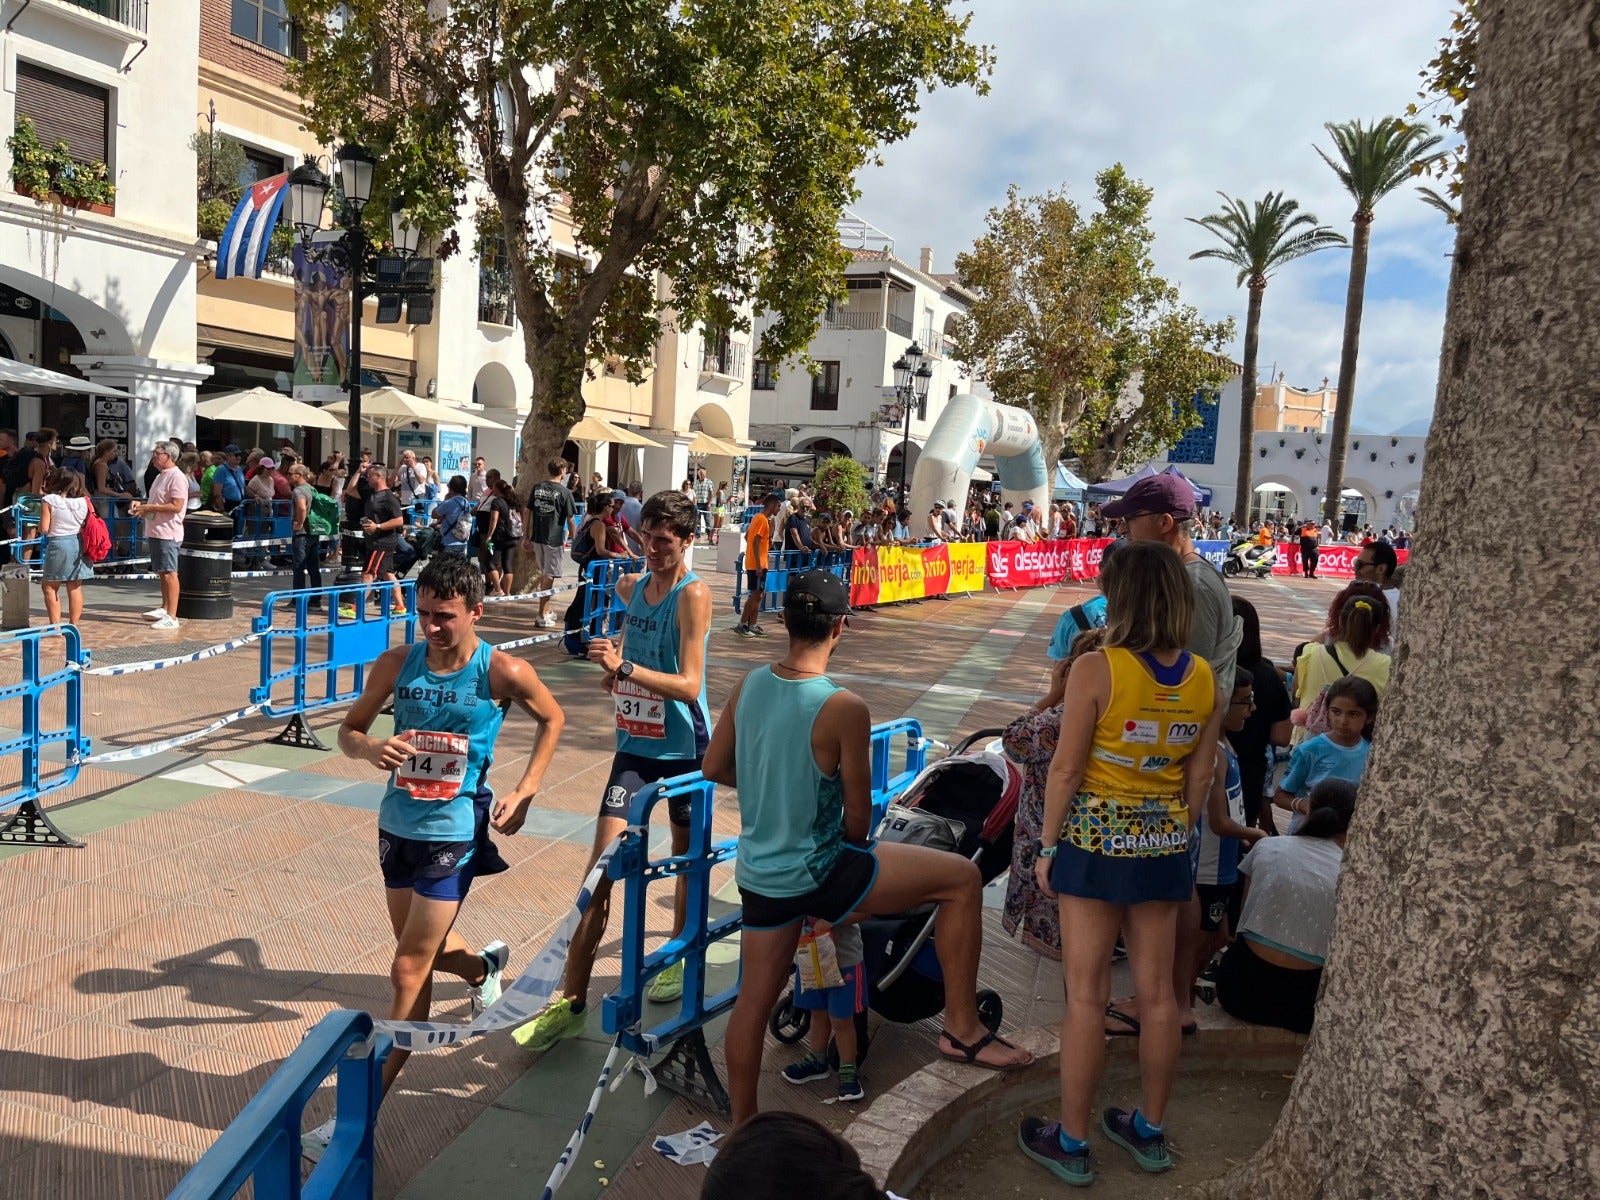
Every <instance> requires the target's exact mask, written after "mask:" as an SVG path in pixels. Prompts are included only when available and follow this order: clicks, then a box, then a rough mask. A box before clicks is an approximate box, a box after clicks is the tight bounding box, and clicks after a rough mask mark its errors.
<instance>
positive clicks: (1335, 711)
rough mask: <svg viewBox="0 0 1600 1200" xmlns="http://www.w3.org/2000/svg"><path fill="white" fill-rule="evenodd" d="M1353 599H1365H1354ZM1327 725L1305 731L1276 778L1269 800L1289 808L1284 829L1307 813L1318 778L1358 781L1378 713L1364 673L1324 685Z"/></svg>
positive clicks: (1296, 827) (1302, 820) (1295, 826)
mask: <svg viewBox="0 0 1600 1200" xmlns="http://www.w3.org/2000/svg"><path fill="white" fill-rule="evenodd" d="M1358 603H1363V604H1364V603H1368V602H1367V601H1359V602H1358ZM1324 700H1325V702H1326V705H1327V714H1328V731H1327V732H1326V733H1319V734H1317V735H1316V736H1315V737H1309V738H1307V739H1306V740H1305V741H1303V742H1301V743H1300V744H1299V745H1298V746H1296V747H1295V748H1294V754H1293V755H1291V756H1290V758H1289V769H1288V770H1287V771H1286V772H1284V776H1283V779H1282V780H1280V781H1279V783H1278V790H1277V792H1276V793H1275V794H1274V795H1273V797H1272V802H1273V803H1274V804H1276V805H1277V806H1278V807H1279V808H1287V809H1291V810H1292V811H1293V812H1294V816H1293V817H1292V818H1290V821H1289V832H1290V833H1295V832H1297V831H1298V830H1299V829H1300V827H1301V826H1302V825H1303V824H1304V823H1305V818H1306V816H1307V815H1309V813H1310V811H1311V809H1310V799H1309V796H1308V795H1307V793H1308V792H1310V791H1311V790H1313V789H1315V788H1316V786H1317V784H1319V783H1321V782H1322V781H1323V780H1324V779H1344V780H1347V781H1349V782H1350V783H1351V784H1358V783H1360V782H1361V775H1362V772H1364V771H1365V770H1366V769H1367V752H1368V750H1370V749H1371V741H1372V726H1373V723H1374V722H1375V721H1376V720H1377V719H1378V693H1377V690H1376V689H1375V688H1374V687H1373V686H1372V685H1371V684H1370V683H1368V682H1367V681H1366V680H1365V679H1362V678H1360V677H1359V676H1356V675H1346V676H1345V677H1344V678H1343V679H1337V680H1335V681H1334V682H1333V683H1331V684H1329V685H1328V690H1327V693H1326V695H1325V696H1324Z"/></svg>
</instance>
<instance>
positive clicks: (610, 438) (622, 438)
mask: <svg viewBox="0 0 1600 1200" xmlns="http://www.w3.org/2000/svg"><path fill="white" fill-rule="evenodd" d="M567 437H568V438H569V439H571V440H572V441H574V442H615V443H616V444H617V445H619V446H646V447H648V448H650V449H652V450H659V449H661V443H660V442H652V441H651V440H650V439H649V438H647V437H645V436H644V435H643V434H638V433H635V432H634V431H633V430H631V429H624V428H623V427H622V426H621V425H615V424H613V423H612V422H610V421H608V420H606V419H605V418H604V417H596V416H593V415H589V416H585V417H584V418H583V420H581V421H579V422H578V423H577V424H576V425H574V426H573V427H572V428H571V429H570V430H568V431H567ZM689 453H690V454H693V453H694V451H693V450H690V451H689Z"/></svg>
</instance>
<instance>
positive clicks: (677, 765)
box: [600, 750, 700, 825]
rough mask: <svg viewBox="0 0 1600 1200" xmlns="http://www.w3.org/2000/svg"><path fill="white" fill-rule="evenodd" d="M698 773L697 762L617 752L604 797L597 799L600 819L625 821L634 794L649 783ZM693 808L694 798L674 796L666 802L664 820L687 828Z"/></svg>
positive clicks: (691, 759) (698, 766) (694, 759)
mask: <svg viewBox="0 0 1600 1200" xmlns="http://www.w3.org/2000/svg"><path fill="white" fill-rule="evenodd" d="M699 769H700V760H699V759H698V758H645V757H644V756H643V755H640V754H628V753H626V752H625V751H621V750H619V751H617V756H616V757H615V758H613V759H612V760H611V776H610V778H609V779H607V780H606V790H605V794H604V795H602V796H601V797H600V815H601V816H602V817H617V818H619V819H620V820H623V821H626V820H627V819H628V812H629V810H630V809H632V807H633V797H634V795H635V794H636V793H638V792H640V791H643V790H644V789H645V788H647V787H649V786H650V785H651V784H652V783H660V782H661V781H662V780H663V779H671V778H673V777H674V776H676V775H692V774H694V773H695V772H696V771H698V770H699ZM693 806H694V797H693V796H691V795H683V796H673V797H672V798H671V799H669V800H668V801H667V816H668V817H669V818H670V819H671V821H672V823H673V824H674V825H687V824H688V823H689V813H690V811H691V809H692V808H693Z"/></svg>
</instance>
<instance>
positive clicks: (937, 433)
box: [911, 394, 1050, 529]
mask: <svg viewBox="0 0 1600 1200" xmlns="http://www.w3.org/2000/svg"><path fill="white" fill-rule="evenodd" d="M984 454H991V455H993V456H994V461H995V466H996V468H997V472H998V474H999V478H1000V492H1001V499H1002V503H1003V502H1004V501H1007V500H1009V501H1010V502H1011V503H1013V504H1014V505H1016V508H1017V511H1019V512H1020V511H1021V510H1022V502H1023V501H1024V500H1032V501H1033V503H1034V504H1035V505H1036V506H1037V507H1039V508H1040V509H1041V510H1045V511H1047V510H1048V509H1049V507H1050V478H1049V475H1048V473H1047V472H1046V471H1045V465H1044V446H1043V445H1042V444H1041V443H1040V441H1039V426H1038V425H1037V424H1036V423H1035V422H1034V419H1033V415H1032V414H1031V413H1028V412H1026V411H1024V410H1023V409H1020V408H1016V407H1014V406H1012V405H1010V404H997V403H995V402H994V401H993V400H984V399H982V398H981V397H978V396H974V395H971V394H963V395H960V396H956V397H954V398H953V399H952V400H951V401H950V403H948V404H947V405H945V409H944V412H943V413H941V414H940V416H939V419H938V420H937V421H936V422H934V426H933V432H932V433H930V434H929V435H928V441H927V444H926V445H925V446H923V448H922V453H921V455H920V456H918V458H917V465H916V467H915V469H914V472H913V474H912V476H911V520H912V528H913V529H917V528H920V526H919V525H918V524H917V522H918V521H919V520H921V519H922V517H923V516H924V515H925V514H926V513H927V512H928V511H929V510H930V509H932V508H933V504H934V501H936V500H938V501H945V500H952V499H953V500H955V501H956V503H957V504H964V503H965V502H966V496H967V488H968V486H969V485H970V484H971V482H972V472H973V471H974V470H975V469H976V468H977V465H978V459H979V457H980V456H982V455H984Z"/></svg>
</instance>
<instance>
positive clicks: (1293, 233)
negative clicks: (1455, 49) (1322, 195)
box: [1187, 192, 1344, 285]
mask: <svg viewBox="0 0 1600 1200" xmlns="http://www.w3.org/2000/svg"><path fill="white" fill-rule="evenodd" d="M1217 194H1218V195H1219V196H1221V197H1222V202H1223V203H1222V210H1221V211H1220V212H1215V213H1211V214H1210V215H1209V216H1204V217H1189V218H1187V220H1188V221H1189V222H1190V223H1191V224H1194V225H1198V226H1200V228H1202V229H1204V230H1206V231H1207V232H1208V233H1210V234H1211V235H1212V236H1213V237H1215V238H1216V239H1217V240H1218V241H1220V242H1222V244H1223V248H1221V249H1218V248H1217V247H1215V246H1213V247H1210V248H1208V249H1205V250H1200V251H1197V252H1196V253H1194V254H1191V255H1190V256H1189V257H1190V258H1191V259H1195V258H1216V259H1221V260H1222V261H1224V262H1227V263H1230V264H1231V265H1233V266H1235V267H1238V268H1239V279H1238V282H1239V284H1241V285H1242V284H1243V283H1244V282H1245V281H1246V280H1247V279H1250V278H1251V277H1253V276H1260V277H1261V278H1266V277H1267V276H1269V275H1271V274H1272V273H1273V271H1275V270H1277V268H1278V267H1280V266H1282V265H1283V264H1284V263H1286V262H1292V261H1294V260H1295V259H1297V258H1302V257H1304V256H1305V255H1307V254H1311V253H1313V252H1314V251H1317V250H1322V249H1325V248H1326V247H1328V246H1335V245H1342V244H1343V243H1344V238H1343V236H1342V235H1340V234H1339V233H1337V232H1335V231H1334V230H1332V229H1330V228H1328V227H1327V226H1325V225H1318V224H1317V219H1316V217H1314V216H1313V215H1312V214H1310V213H1303V212H1301V211H1300V204H1299V201H1296V200H1288V199H1285V198H1284V195H1283V193H1282V192H1268V193H1267V194H1266V195H1265V196H1264V197H1262V198H1261V199H1260V200H1257V201H1256V202H1255V204H1254V205H1253V206H1252V205H1248V204H1246V203H1245V202H1244V201H1243V200H1238V199H1235V198H1234V197H1231V196H1229V195H1227V194H1226V193H1225V192H1218V193H1217Z"/></svg>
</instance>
